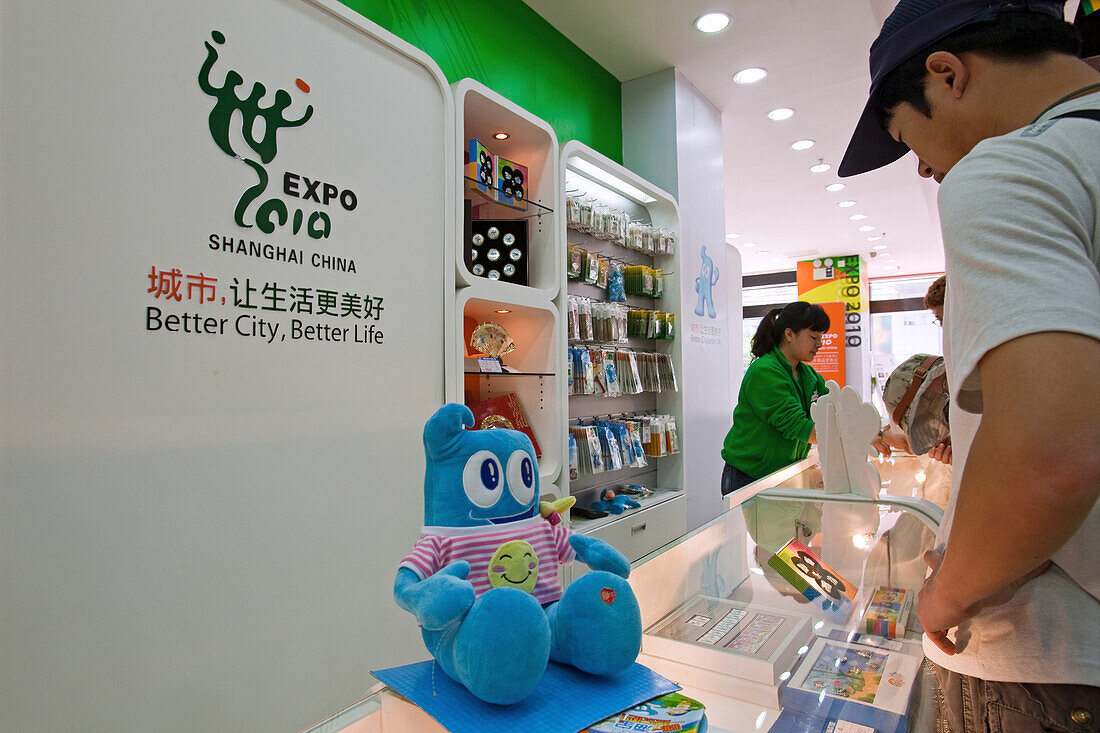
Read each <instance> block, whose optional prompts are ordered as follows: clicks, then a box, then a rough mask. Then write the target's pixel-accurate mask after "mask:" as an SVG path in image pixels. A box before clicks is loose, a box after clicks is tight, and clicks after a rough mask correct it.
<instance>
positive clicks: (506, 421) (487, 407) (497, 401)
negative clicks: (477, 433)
mask: <svg viewBox="0 0 1100 733" xmlns="http://www.w3.org/2000/svg"><path fill="white" fill-rule="evenodd" d="M470 412H472V413H474V428H473V429H474V430H491V429H493V428H507V429H508V430H519V431H520V432H522V433H526V435H527V437H528V438H530V439H531V445H533V446H534V448H535V457H536V458H541V457H542V451H541V450H540V449H539V442H538V441H537V440H535V433H534V431H533V430H532V429H531V422H530V421H529V420H528V419H527V412H526V411H525V410H524V409H523V405H522V404H520V401H519V397H517V396H516V395H515V393H513V392H509V393H508V394H504V395H500V396H499V397H493V398H492V399H488V400H485V401H484V402H479V403H477V404H476V405H470Z"/></svg>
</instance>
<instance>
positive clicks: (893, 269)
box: [882, 265, 901, 272]
mask: <svg viewBox="0 0 1100 733" xmlns="http://www.w3.org/2000/svg"><path fill="white" fill-rule="evenodd" d="M882 269H884V270H888V271H889V272H894V271H895V270H900V269H901V268H900V267H898V266H897V265H887V266H886V267H884V268H882Z"/></svg>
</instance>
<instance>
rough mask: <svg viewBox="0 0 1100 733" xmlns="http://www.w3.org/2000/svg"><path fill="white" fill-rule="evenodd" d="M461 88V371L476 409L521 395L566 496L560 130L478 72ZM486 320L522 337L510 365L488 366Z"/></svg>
mask: <svg viewBox="0 0 1100 733" xmlns="http://www.w3.org/2000/svg"><path fill="white" fill-rule="evenodd" d="M451 90H452V93H453V94H454V98H455V115H456V122H455V133H456V136H457V139H456V151H457V155H456V158H455V161H454V166H453V171H454V176H455V181H456V183H457V186H458V190H459V191H460V192H461V197H462V198H461V200H460V202H459V203H460V204H461V206H460V211H462V212H463V216H462V219H463V221H462V230H461V232H460V235H459V245H458V246H457V247H456V252H455V273H456V277H455V285H456V288H457V291H456V294H455V301H454V302H455V315H456V320H457V326H458V327H457V328H456V329H455V330H456V334H457V339H458V343H456V344H455V345H454V348H453V350H452V352H451V353H452V354H453V364H454V366H455V373H456V374H461V375H462V384H463V395H462V397H463V400H464V402H465V404H466V405H468V406H469V407H471V408H472V409H473V408H475V407H476V406H478V405H479V404H484V403H485V402H486V401H489V400H494V399H497V398H507V396H508V395H514V396H515V401H516V402H518V405H519V406H520V410H521V411H522V416H521V417H520V419H521V420H522V419H523V418H526V420H527V421H528V423H529V427H530V430H531V434H532V435H533V437H534V440H535V442H536V443H537V445H538V449H539V450H540V452H541V456H540V457H539V483H540V492H541V493H542V494H543V495H554V496H559V495H560V493H561V492H560V490H559V489H557V488H556V487H555V485H554V483H555V481H557V479H558V477H559V476H560V474H561V470H562V464H563V461H564V457H565V438H564V435H565V408H564V402H563V397H562V395H563V393H564V386H563V382H564V379H565V371H564V364H563V363H562V358H561V354H562V353H563V352H564V350H565V348H564V345H563V344H562V341H561V315H560V314H561V308H560V304H561V302H560V296H561V287H560V283H561V280H562V279H563V270H562V267H563V265H562V262H561V258H560V257H559V256H558V253H559V250H560V245H559V242H558V238H559V232H558V226H557V218H556V217H558V216H559V213H558V212H555V208H556V205H557V200H558V195H559V190H560V185H559V179H558V175H559V172H558V165H557V161H558V142H557V137H556V136H555V134H554V131H553V128H551V127H550V125H549V124H547V123H546V122H544V121H543V120H540V119H538V118H537V117H534V116H533V115H531V114H530V113H529V112H527V111H526V110H523V109H521V108H520V107H518V106H516V105H515V104H513V103H512V102H510V101H509V100H507V99H505V98H504V97H502V96H500V95H499V94H497V93H496V92H494V91H492V90H491V89H489V88H487V87H485V86H484V85H482V84H480V83H478V82H476V81H473V80H472V79H463V80H461V81H458V82H456V83H455V84H453V85H452V86H451ZM498 133H499V134H502V135H505V134H506V135H507V138H506V139H498V138H497V137H495V136H496V135H497V134H498ZM471 141H473V143H471ZM471 153H472V154H473V159H472V161H473V164H472V165H471ZM506 268H508V269H506ZM490 277H492V278H493V279H490ZM483 323H496V324H498V325H500V326H501V327H503V328H504V330H505V331H507V334H508V336H510V337H511V339H512V341H513V342H514V345H515V349H514V350H513V351H511V352H509V353H507V354H504V355H503V357H502V358H501V363H502V365H503V368H504V369H505V370H506V371H502V372H482V371H481V370H480V367H479V363H478V362H477V360H476V358H474V357H476V356H478V355H479V354H478V353H477V352H475V351H474V350H473V348H472V347H471V345H470V336H471V333H472V331H473V330H474V329H475V328H476V327H477V326H479V325H480V324H483ZM476 412H477V410H476V409H475V413H476Z"/></svg>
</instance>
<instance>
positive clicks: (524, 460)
mask: <svg viewBox="0 0 1100 733" xmlns="http://www.w3.org/2000/svg"><path fill="white" fill-rule="evenodd" d="M508 488H509V489H510V490H511V492H512V496H514V497H516V501H518V502H519V503H520V504H527V503H529V502H530V501H531V499H533V498H535V461H534V459H533V458H531V454H530V453H528V452H527V451H523V450H518V451H516V452H515V453H513V454H512V457H511V458H509V459H508Z"/></svg>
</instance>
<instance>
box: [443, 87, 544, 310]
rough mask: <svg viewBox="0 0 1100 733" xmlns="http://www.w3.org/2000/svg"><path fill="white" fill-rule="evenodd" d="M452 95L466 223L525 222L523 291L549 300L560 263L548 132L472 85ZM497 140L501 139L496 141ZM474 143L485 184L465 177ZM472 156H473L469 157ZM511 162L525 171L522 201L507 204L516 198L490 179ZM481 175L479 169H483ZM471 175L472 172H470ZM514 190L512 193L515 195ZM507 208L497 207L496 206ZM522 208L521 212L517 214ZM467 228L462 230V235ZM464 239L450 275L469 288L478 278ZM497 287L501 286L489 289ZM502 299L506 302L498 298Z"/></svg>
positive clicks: (504, 101) (491, 93) (528, 116)
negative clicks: (482, 156) (483, 163)
mask: <svg viewBox="0 0 1100 733" xmlns="http://www.w3.org/2000/svg"><path fill="white" fill-rule="evenodd" d="M451 89H452V91H453V92H454V95H455V113H456V115H457V120H456V124H455V131H456V135H457V139H456V150H457V153H458V155H457V158H458V159H457V160H456V165H455V169H454V175H455V176H456V181H457V184H458V188H459V190H461V191H462V192H463V203H464V206H463V209H464V210H465V211H466V215H465V218H466V219H467V221H470V220H479V219H524V220H526V221H527V222H528V237H529V242H528V257H529V261H528V266H529V274H530V281H529V287H531V288H532V289H534V290H537V291H539V292H540V293H541V294H542V296H543V297H544V298H545V299H546V300H548V301H550V300H553V299H554V298H555V297H556V296H557V294H558V289H559V283H560V280H561V277H560V275H561V268H562V265H561V261H560V258H558V229H557V226H556V219H555V213H554V207H555V204H556V202H557V199H558V193H559V189H560V183H559V180H558V167H557V160H558V141H557V137H556V135H555V134H554V130H553V128H552V127H550V125H549V124H548V123H546V122H544V121H543V120H540V119H539V118H537V117H535V116H534V115H532V114H531V113H529V112H527V111H526V110H524V109H522V108H520V107H518V106H516V105H515V104H513V103H512V102H510V101H508V100H507V99H505V98H504V97H502V96H500V95H499V94H497V93H496V92H494V91H492V90H491V89H489V88H488V87H485V86H484V85H482V84H480V83H478V82H476V81H474V80H472V79H462V80H461V81H458V82H455V83H454V84H453V85H451ZM497 134H506V135H507V136H508V137H507V138H506V139H503V140H500V139H497V138H496V137H495V135H497ZM471 140H475V141H478V142H480V143H481V144H482V145H483V146H484V148H486V149H488V151H489V153H490V155H491V158H490V159H491V160H492V161H493V162H494V164H493V165H491V166H489V167H490V168H492V169H493V170H492V171H488V170H486V179H485V183H484V184H483V185H481V181H480V178H479V177H477V176H471V175H469V174H470V173H471V170H470V168H469V164H470V160H469V156H470V152H471V146H470V141H471ZM475 152H476V151H475ZM510 161H514V162H515V164H516V165H517V166H519V167H522V168H524V169H526V171H525V172H526V175H525V176H524V177H523V198H522V199H515V198H509V197H508V196H507V195H506V192H507V193H516V190H513V189H511V188H510V187H509V186H508V185H506V184H505V185H503V186H502V185H500V179H499V177H498V176H497V175H496V174H495V171H496V168H497V167H498V166H497V165H496V164H500V166H499V167H501V168H503V167H504V164H507V163H509V162H510ZM483 170H484V167H483ZM475 172H476V171H475ZM517 190H518V189H517ZM502 199H503V200H504V201H510V202H511V204H507V203H502V202H501V200H502ZM517 207H522V208H517ZM468 231H469V225H468V224H467V225H466V226H464V233H466V232H468ZM468 240H469V237H466V236H464V237H463V238H462V241H461V242H460V245H459V247H458V248H457V252H456V261H455V267H456V274H457V279H458V281H459V282H458V284H459V285H471V284H474V283H476V282H478V281H481V280H483V279H484V278H482V277H480V276H477V275H475V274H474V273H473V272H471V267H470V266H469V263H468V261H467V258H466V254H467V251H466V250H468V249H470V248H471V246H472V245H471V242H470V241H468ZM493 284H494V285H495V284H501V283H493ZM499 297H501V298H502V299H505V300H506V299H508V296H507V295H506V294H505V295H502V296H499Z"/></svg>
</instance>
